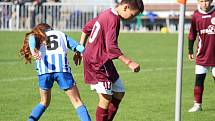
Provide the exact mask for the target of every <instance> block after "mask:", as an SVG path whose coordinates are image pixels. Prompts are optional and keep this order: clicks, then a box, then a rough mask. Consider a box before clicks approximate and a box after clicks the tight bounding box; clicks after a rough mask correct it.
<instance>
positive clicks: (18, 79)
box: [0, 66, 194, 82]
mask: <svg viewBox="0 0 215 121" xmlns="http://www.w3.org/2000/svg"><path fill="white" fill-rule="evenodd" d="M192 68H193V69H194V67H193V66H186V67H183V69H192ZM172 70H176V67H164V68H162V67H160V68H152V69H144V68H143V69H142V70H141V71H140V73H144V72H152V71H153V72H155V71H172ZM118 72H119V73H121V74H122V73H131V71H130V70H129V69H128V70H118ZM73 76H74V77H81V76H83V73H79V74H73ZM32 79H35V80H37V76H36V75H35V76H33V77H32V76H31V77H15V78H5V79H0V82H13V81H24V80H32Z"/></svg>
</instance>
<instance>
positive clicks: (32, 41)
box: [28, 35, 36, 51]
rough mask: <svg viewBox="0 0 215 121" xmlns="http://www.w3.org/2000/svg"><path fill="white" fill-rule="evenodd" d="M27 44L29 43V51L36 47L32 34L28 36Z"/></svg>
mask: <svg viewBox="0 0 215 121" xmlns="http://www.w3.org/2000/svg"><path fill="white" fill-rule="evenodd" d="M28 45H29V48H30V50H31V51H33V50H34V49H35V47H36V40H35V37H34V35H30V36H29V37H28Z"/></svg>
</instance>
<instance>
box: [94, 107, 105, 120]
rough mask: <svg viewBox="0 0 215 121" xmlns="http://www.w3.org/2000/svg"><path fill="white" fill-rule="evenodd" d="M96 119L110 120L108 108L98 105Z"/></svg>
mask: <svg viewBox="0 0 215 121" xmlns="http://www.w3.org/2000/svg"><path fill="white" fill-rule="evenodd" d="M96 121H108V109H103V108H101V107H99V106H97V109H96Z"/></svg>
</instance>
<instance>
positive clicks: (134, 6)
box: [74, 0, 144, 121]
mask: <svg viewBox="0 0 215 121" xmlns="http://www.w3.org/2000/svg"><path fill="white" fill-rule="evenodd" d="M143 9H144V5H143V1H142V0H122V1H121V2H120V3H119V4H118V5H117V6H116V7H115V8H110V9H107V10H105V11H104V12H102V13H101V14H100V15H98V16H97V17H96V18H94V19H92V20H90V21H89V22H88V23H87V24H86V25H85V26H84V28H83V33H82V35H81V40H80V44H81V45H85V44H86V42H87V39H88V38H89V40H88V43H87V45H86V50H85V52H84V53H83V62H84V79H85V82H86V83H87V84H90V86H91V89H92V90H96V92H97V93H98V97H99V104H98V106H97V109H96V121H112V120H113V118H114V116H115V114H116V112H117V109H118V107H119V104H120V102H121V100H122V98H123V96H124V93H125V90H124V86H123V84H122V80H121V79H120V77H119V74H118V72H117V70H116V68H115V66H114V64H113V61H112V60H113V59H119V60H120V61H121V62H122V63H124V64H126V65H127V66H128V67H129V68H130V69H131V70H132V71H133V72H139V70H140V65H139V64H138V63H136V62H134V61H132V60H131V59H129V58H127V57H125V56H124V55H123V53H122V52H121V50H120V48H119V47H118V35H119V30H120V19H123V20H129V19H132V18H134V17H135V16H136V15H138V14H139V13H141V12H143ZM80 59H81V57H80V53H76V54H75V55H74V60H75V63H76V64H80Z"/></svg>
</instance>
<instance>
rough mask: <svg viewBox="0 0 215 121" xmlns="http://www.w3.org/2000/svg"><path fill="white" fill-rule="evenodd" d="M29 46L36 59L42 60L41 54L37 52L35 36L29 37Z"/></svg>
mask: <svg viewBox="0 0 215 121" xmlns="http://www.w3.org/2000/svg"><path fill="white" fill-rule="evenodd" d="M28 45H29V48H30V51H31V54H32V56H33V57H34V59H41V57H40V54H39V52H38V51H36V39H35V36H34V35H29V37H28Z"/></svg>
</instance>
